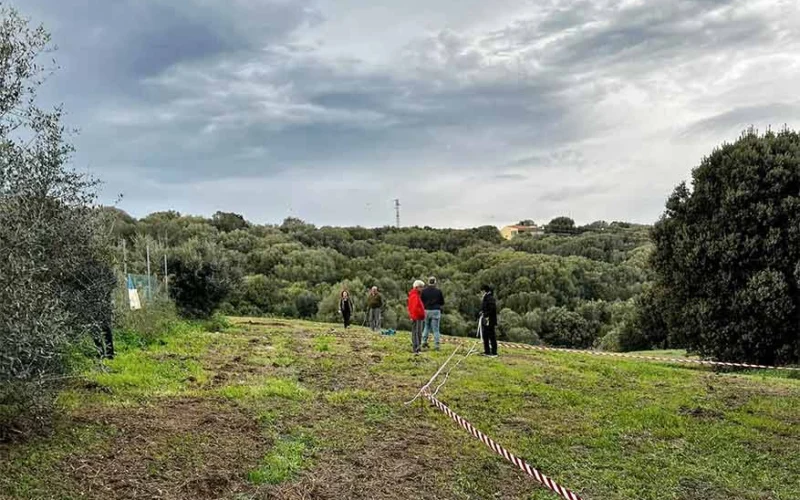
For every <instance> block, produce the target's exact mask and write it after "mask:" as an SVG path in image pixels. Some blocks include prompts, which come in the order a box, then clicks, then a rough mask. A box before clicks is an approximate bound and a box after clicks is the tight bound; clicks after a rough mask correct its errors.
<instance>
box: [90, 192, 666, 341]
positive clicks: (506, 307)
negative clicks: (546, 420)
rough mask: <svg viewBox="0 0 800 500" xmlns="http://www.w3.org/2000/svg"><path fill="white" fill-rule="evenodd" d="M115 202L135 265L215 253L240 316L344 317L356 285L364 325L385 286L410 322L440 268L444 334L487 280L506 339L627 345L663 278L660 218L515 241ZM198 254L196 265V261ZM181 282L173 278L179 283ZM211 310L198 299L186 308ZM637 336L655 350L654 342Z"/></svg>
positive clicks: (468, 328)
mask: <svg viewBox="0 0 800 500" xmlns="http://www.w3.org/2000/svg"><path fill="white" fill-rule="evenodd" d="M104 211H105V212H106V213H107V214H108V215H111V216H112V217H113V219H114V225H113V227H114V236H115V237H116V238H118V239H120V240H122V239H124V240H125V241H126V244H125V245H126V251H127V253H128V257H129V258H128V263H127V266H128V269H129V270H130V271H131V272H139V273H143V272H145V271H146V270H145V269H144V268H143V266H142V264H143V262H144V261H143V256H144V254H145V252H146V248H147V247H148V246H149V247H150V251H151V255H155V256H161V255H166V256H167V259H168V261H169V262H170V266H169V268H170V274H172V273H173V271H175V270H177V269H181V270H186V269H190V268H191V269H194V271H192V272H195V271H197V269H198V266H201V262H205V264H202V265H205V266H206V267H207V269H206V274H209V275H210V274H214V275H215V276H217V277H220V279H219V280H218V283H217V284H218V285H219V287H220V292H224V298H219V302H218V307H219V310H220V311H221V312H223V313H225V314H232V315H243V316H283V317H290V318H301V319H312V320H318V321H327V322H334V321H337V319H338V318H337V316H336V305H337V300H336V298H337V297H338V294H339V293H340V292H341V290H343V289H347V290H348V291H350V292H351V293H352V294H353V295H354V296H355V300H356V315H355V322H356V323H357V324H360V323H361V322H363V319H364V316H363V314H364V304H363V300H364V294H365V293H366V290H367V289H368V288H369V287H371V286H373V285H374V286H378V287H379V289H381V291H382V293H383V294H384V297H385V298H386V299H387V304H388V305H387V306H386V311H385V314H384V318H385V326H387V327H391V328H400V329H407V328H409V327H410V323H409V321H408V319H407V314H406V313H405V298H406V293H407V291H408V289H409V288H410V286H411V283H412V282H413V281H414V280H415V279H426V278H428V277H429V276H436V277H437V278H438V279H439V281H440V283H441V287H442V290H443V291H444V293H445V296H446V300H447V302H448V304H447V307H446V311H445V317H444V320H443V330H444V332H445V333H449V334H452V335H462V336H463V335H470V334H472V333H473V331H472V330H473V324H474V318H475V316H476V314H477V310H478V306H479V300H478V293H477V292H478V288H479V287H480V284H481V283H482V282H486V283H488V284H491V285H492V286H493V287H495V289H496V293H497V296H498V299H499V302H500V307H501V314H500V316H501V327H500V334H501V336H502V338H506V339H510V340H515V341H521V342H530V343H540V342H547V343H548V344H552V345H561V346H569V347H590V346H594V345H597V346H602V347H604V348H609V349H615V350H618V349H622V348H625V347H626V346H621V345H619V344H620V342H619V340H618V338H619V337H620V334H621V332H625V331H626V330H630V328H631V326H628V324H629V323H631V318H632V316H633V315H634V309H635V304H634V299H635V297H637V296H638V295H639V294H640V293H641V292H642V290H643V289H644V288H645V287H646V286H647V284H648V283H649V282H650V280H651V279H652V276H651V275H650V273H649V272H648V270H647V263H646V261H647V256H648V255H649V251H650V250H649V249H650V241H649V236H648V234H649V231H650V226H646V225H642V224H632V223H627V222H612V223H607V222H605V221H596V222H593V223H591V224H586V225H584V226H576V225H575V223H574V221H572V219H569V218H568V217H557V218H555V219H553V220H551V221H550V222H549V223H547V224H544V225H543V227H544V233H545V234H543V235H536V236H531V235H519V236H516V237H515V238H513V239H512V240H509V241H507V240H505V239H503V237H502V236H501V235H500V232H499V229H498V228H497V227H495V226H481V227H477V228H471V229H434V228H431V227H404V228H396V227H392V226H384V227H379V228H365V227H358V226H355V227H333V226H323V227H316V226H314V225H313V224H310V223H307V222H305V221H302V220H300V219H296V218H287V219H285V220H284V221H283V222H282V223H281V224H280V225H277V224H276V225H271V224H264V225H259V224H252V223H250V222H248V221H247V220H245V219H244V217H243V216H241V215H239V214H235V213H230V212H217V213H216V214H215V215H214V216H212V217H211V218H205V217H199V216H190V215H181V214H180V213H178V212H176V211H167V212H156V213H153V214H150V215H148V216H146V217H143V218H141V219H135V218H134V217H132V216H130V215H128V214H127V213H125V212H123V211H121V210H119V209H116V208H108V207H106V208H105V209H104ZM521 222H522V223H531V222H532V221H529V220H528V221H525V220H523V221H521ZM118 250H119V249H118ZM117 253H118V259H119V258H121V255H119V252H117ZM159 258H160V257H159ZM187 262H193V263H194V264H193V266H189V267H188V268H187V266H186V263H187ZM195 274H196V273H195ZM179 281H180V277H178V276H174V277H171V282H172V283H173V284H174V285H175V286H178V285H177V284H178V282H179ZM192 286H193V287H194V288H193V292H192V295H195V296H198V292H197V287H196V286H194V285H192ZM215 295H216V296H218V297H219V296H220V294H219V293H217V294H215ZM187 298H188V296H187ZM178 302H179V307H180V305H181V304H180V300H179V301H178ZM202 309H203V307H201V306H200V305H198V304H194V305H189V306H188V307H186V308H185V312H187V313H189V314H190V315H192V314H195V315H196V314H202ZM609 333H612V334H613V335H611V336H610V337H609V336H608V334H609ZM628 336H630V335H628ZM606 337H608V338H606ZM604 338H606V342H605V344H602V343H601V341H602V339H604ZM601 344H602V345H601ZM633 344H635V345H630V346H629V347H630V348H646V347H648V346H649V341H647V340H645V339H639V340H638V341H637V342H634V343H633Z"/></svg>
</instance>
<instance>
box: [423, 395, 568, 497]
mask: <svg viewBox="0 0 800 500" xmlns="http://www.w3.org/2000/svg"><path fill="white" fill-rule="evenodd" d="M425 397H426V398H427V399H428V400H429V401H430V402H431V403H433V405H434V406H436V408H438V409H439V410H440V411H441V412H442V413H444V414H445V415H447V416H448V417H450V418H452V419H453V420H454V421H455V422H456V423H458V425H460V426H461V427H463V428H464V429H465V430H467V431H468V432H469V433H470V434H472V435H473V436H474V437H476V438H477V439H480V440H481V442H482V443H483V444H485V445H486V446H488V447H489V448H491V449H492V451H494V452H495V453H497V454H498V455H500V456H501V457H503V458H505V459H506V460H508V461H509V462H511V463H512V464H514V465H516V466H517V467H519V469H520V470H521V471H522V472H524V473H526V474H528V475H529V476H531V477H532V478H534V479H535V480H536V481H538V482H539V483H541V484H542V486H544V487H546V488H547V489H549V490H551V491H553V492H555V493H558V494H559V495H560V496H562V497H563V498H566V499H567V500H581V497H579V496H578V495H577V494H575V493H573V492H572V491H570V490H568V489H567V488H565V487H563V486H561V485H560V484H558V483H556V482H555V481H553V480H552V479H550V478H549V477H547V476H545V475H544V474H542V473H541V472H539V471H538V470H537V469H536V468H535V467H531V465H530V464H529V463H528V462H526V461H525V460H523V459H521V458H519V457H517V456H516V455H514V454H513V453H511V452H510V451H508V450H506V449H505V448H503V447H502V446H500V445H499V444H497V443H496V442H495V441H494V440H493V439H492V438H490V437H489V436H487V435H486V434H484V433H483V432H481V431H479V430H478V429H476V428H475V426H474V425H472V424H471V423H469V422H468V421H466V420H464V419H463V418H462V417H461V416H460V415H458V414H457V413H456V412H454V411H453V410H451V409H450V408H449V407H448V406H447V405H446V404H444V403H442V402H441V401H439V400H438V399H436V396H434V395H432V394H430V393H428V392H426V393H425Z"/></svg>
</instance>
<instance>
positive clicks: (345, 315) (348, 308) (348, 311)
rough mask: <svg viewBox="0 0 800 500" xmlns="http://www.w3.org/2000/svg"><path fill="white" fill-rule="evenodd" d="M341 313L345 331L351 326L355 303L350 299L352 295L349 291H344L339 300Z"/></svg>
mask: <svg viewBox="0 0 800 500" xmlns="http://www.w3.org/2000/svg"><path fill="white" fill-rule="evenodd" d="M339 313H340V314H341V315H342V319H343V320H344V329H345V330H347V327H349V326H350V317H351V316H352V315H353V301H352V300H351V299H350V294H349V293H347V290H342V295H341V297H340V298H339Z"/></svg>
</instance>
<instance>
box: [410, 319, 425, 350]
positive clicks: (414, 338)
mask: <svg viewBox="0 0 800 500" xmlns="http://www.w3.org/2000/svg"><path fill="white" fill-rule="evenodd" d="M424 323H425V321H424V320H418V321H417V320H415V321H412V323H411V349H413V351H414V352H419V351H420V350H421V349H422V329H423V328H424Z"/></svg>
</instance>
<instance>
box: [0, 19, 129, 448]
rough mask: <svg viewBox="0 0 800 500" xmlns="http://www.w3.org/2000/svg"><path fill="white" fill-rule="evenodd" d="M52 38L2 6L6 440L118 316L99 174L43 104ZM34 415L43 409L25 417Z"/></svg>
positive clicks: (0, 208) (0, 209)
mask: <svg viewBox="0 0 800 500" xmlns="http://www.w3.org/2000/svg"><path fill="white" fill-rule="evenodd" d="M49 43H50V38H49V36H48V34H47V33H46V32H45V31H44V29H42V28H32V27H31V26H30V25H29V23H28V21H27V20H26V19H24V18H22V17H21V16H20V15H19V14H18V13H17V12H16V11H14V10H12V9H6V8H1V7H0V249H2V253H3V255H2V258H0V440H1V439H3V438H7V437H9V436H10V435H11V434H13V430H17V431H18V432H19V430H20V428H19V427H17V425H18V423H19V421H20V420H19V418H18V417H19V416H20V415H25V416H31V415H34V416H36V415H38V416H41V415H43V414H44V413H43V412H32V411H30V410H35V409H39V408H46V406H47V403H48V401H49V399H48V394H50V392H49V391H48V390H47V389H48V388H50V387H52V386H53V385H54V382H55V381H57V380H58V379H59V378H60V377H63V375H64V374H65V372H66V369H67V364H66V362H65V359H66V354H68V351H69V350H70V348H71V347H72V346H74V345H76V343H77V342H78V341H79V340H80V339H81V338H82V337H85V335H86V334H87V333H94V334H95V335H96V336H97V335H99V332H100V331H101V330H103V329H104V328H106V327H107V326H108V323H109V321H110V311H111V310H112V309H111V303H110V296H111V292H112V290H113V286H114V285H113V283H114V274H113V272H111V271H110V269H109V266H108V262H107V260H106V259H107V256H106V253H105V250H104V244H103V242H102V238H101V236H102V234H103V233H102V232H101V229H102V228H101V224H102V222H101V220H100V218H99V217H98V214H99V211H98V210H97V208H96V206H95V193H96V182H95V181H94V180H92V179H90V178H87V177H85V176H83V175H81V174H79V173H77V172H75V171H74V170H73V169H71V168H70V167H69V160H70V155H71V153H72V147H71V146H70V144H69V143H68V142H67V141H66V140H65V136H66V130H65V128H64V126H63V125H62V124H61V122H62V120H61V119H62V112H61V110H60V109H55V110H52V111H45V110H42V109H40V108H39V107H37V105H36V90H37V87H38V86H39V85H40V83H41V81H42V77H43V76H44V74H45V70H46V68H44V67H43V66H42V65H41V64H40V63H39V62H38V61H39V60H40V59H41V56H42V54H43V53H44V52H45V51H46V50H47V49H48V47H49ZM25 421H26V422H28V423H30V422H36V421H37V419H27V420H25Z"/></svg>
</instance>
